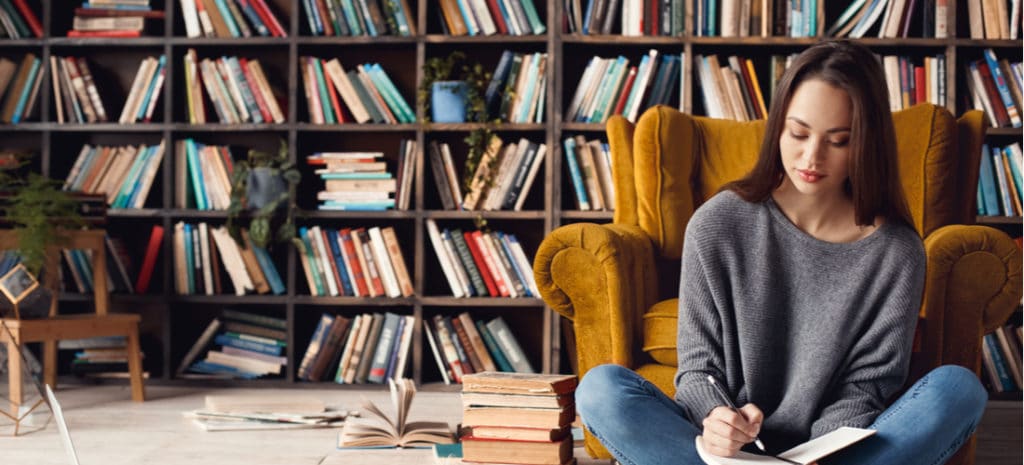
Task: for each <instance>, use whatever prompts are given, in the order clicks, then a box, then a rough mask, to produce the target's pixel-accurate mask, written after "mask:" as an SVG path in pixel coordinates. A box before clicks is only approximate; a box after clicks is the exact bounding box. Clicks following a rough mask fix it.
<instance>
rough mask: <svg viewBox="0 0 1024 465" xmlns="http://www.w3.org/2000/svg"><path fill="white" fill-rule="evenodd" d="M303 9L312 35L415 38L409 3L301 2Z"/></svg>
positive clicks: (403, 0) (371, 0)
mask: <svg viewBox="0 0 1024 465" xmlns="http://www.w3.org/2000/svg"><path fill="white" fill-rule="evenodd" d="M302 7H303V9H305V11H306V22H307V24H308V25H309V30H310V32H311V33H312V35H315V36H371V37H377V36H383V35H393V36H406V37H408V36H412V35H416V20H415V18H414V16H415V11H413V10H412V8H410V7H409V2H408V0H401V1H389V0H382V1H380V2H379V3H378V1H377V0H302Z"/></svg>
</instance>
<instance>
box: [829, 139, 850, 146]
mask: <svg viewBox="0 0 1024 465" xmlns="http://www.w3.org/2000/svg"><path fill="white" fill-rule="evenodd" d="M849 143H850V141H849V140H835V141H832V145H834V146H836V147H846V144H849Z"/></svg>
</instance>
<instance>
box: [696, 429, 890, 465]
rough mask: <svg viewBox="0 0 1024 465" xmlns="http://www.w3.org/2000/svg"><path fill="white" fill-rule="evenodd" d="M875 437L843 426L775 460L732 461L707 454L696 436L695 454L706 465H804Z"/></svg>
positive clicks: (740, 457) (745, 457)
mask: <svg viewBox="0 0 1024 465" xmlns="http://www.w3.org/2000/svg"><path fill="white" fill-rule="evenodd" d="M872 434H875V430H873V429H861V428H850V427H848V426H844V427H842V428H839V429H837V430H835V431H833V432H831V433H828V434H826V435H824V436H820V437H818V438H816V439H812V440H810V441H807V442H805V443H803V444H800V445H798V446H796V447H794V448H792V449H790V450H787V451H785V452H783V453H781V454H779V455H778V456H777V457H775V456H771V455H757V454H751V453H747V452H743V451H740V452H738V453H737V454H736V455H735V456H733V457H719V456H717V455H712V454H710V453H708V452H706V451H705V450H704V449H703V448H702V447H701V440H700V439H701V438H700V436H697V439H696V442H697V453H698V454H699V455H700V458H701V459H703V460H704V462H705V463H707V464H708V465H753V464H759V463H763V464H790V465H792V464H798V465H807V464H809V463H814V462H816V461H818V460H820V459H821V458H823V457H826V456H828V455H831V454H832V453H834V452H836V451H839V450H841V449H843V448H846V447H847V446H850V445H851V444H854V443H856V442H858V441H860V440H862V439H864V438H866V437H868V436H871V435H872Z"/></svg>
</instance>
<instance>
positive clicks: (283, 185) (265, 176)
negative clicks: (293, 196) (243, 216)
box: [246, 167, 288, 211]
mask: <svg viewBox="0 0 1024 465" xmlns="http://www.w3.org/2000/svg"><path fill="white" fill-rule="evenodd" d="M247 183H248V194H247V196H246V200H247V205H248V207H249V210H252V211H255V210H259V209H261V208H263V207H264V206H266V205H268V204H271V203H274V201H275V200H277V199H278V198H279V197H281V196H282V195H284V194H286V193H287V192H288V183H287V182H285V180H284V178H282V177H281V171H280V170H277V169H274V168H262V167H256V168H253V169H252V170H250V171H249V179H248V181H247ZM287 204H288V203H287V202H282V203H281V205H279V207H285V206H287Z"/></svg>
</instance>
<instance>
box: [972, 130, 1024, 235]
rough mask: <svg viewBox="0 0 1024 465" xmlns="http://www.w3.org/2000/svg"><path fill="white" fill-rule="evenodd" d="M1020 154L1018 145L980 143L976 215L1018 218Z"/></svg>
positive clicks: (1023, 169) (1023, 188)
mask: <svg viewBox="0 0 1024 465" xmlns="http://www.w3.org/2000/svg"><path fill="white" fill-rule="evenodd" d="M1022 157H1024V155H1022V154H1021V146H1020V143H1019V142H1014V143H1013V144H1011V145H1009V146H1006V147H996V146H991V147H990V146H989V145H988V144H984V145H982V147H981V169H980V171H979V173H978V197H977V198H978V202H977V204H978V214H979V215H983V216H1018V217H1019V216H1021V214H1022V212H1024V209H1022V208H1021V204H1022V203H1024V197H1022V195H1024V179H1022V177H1021V173H1024V166H1022V165H1024V160H1022Z"/></svg>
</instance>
